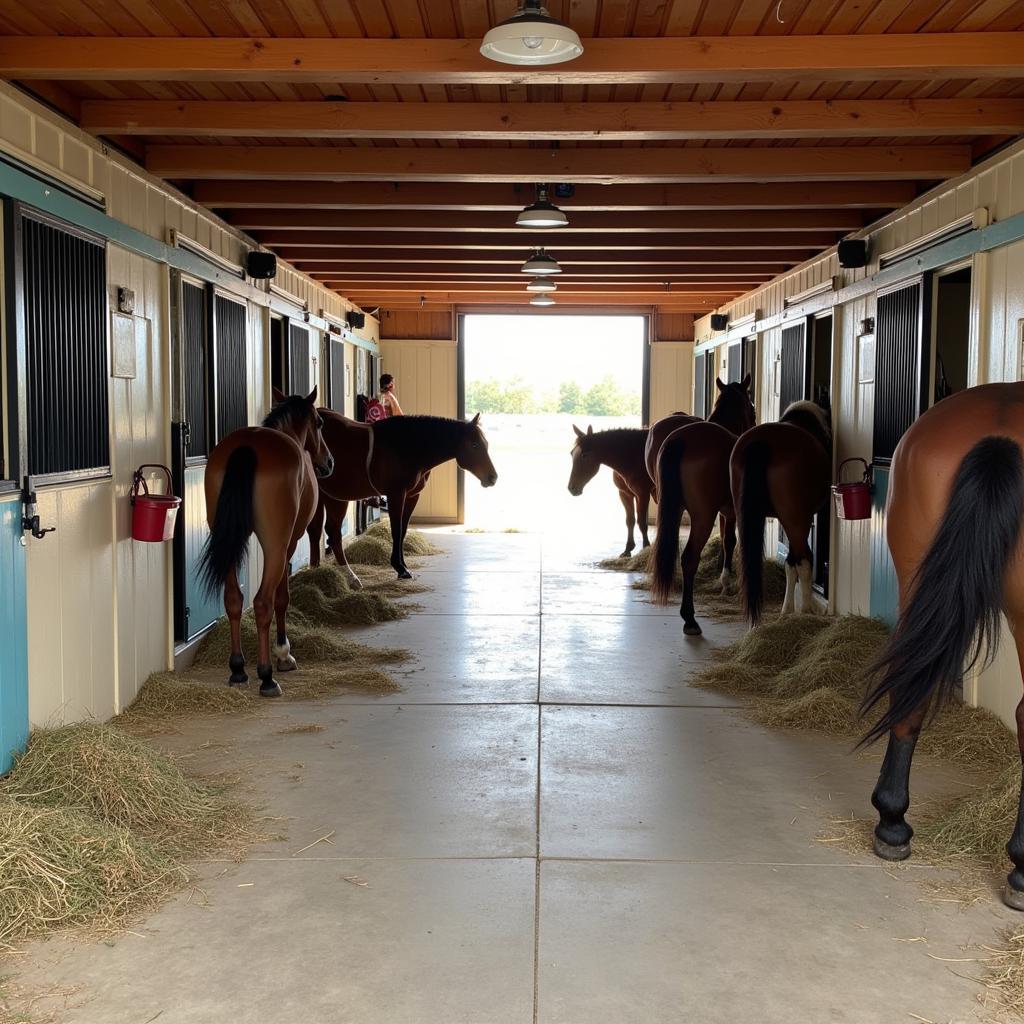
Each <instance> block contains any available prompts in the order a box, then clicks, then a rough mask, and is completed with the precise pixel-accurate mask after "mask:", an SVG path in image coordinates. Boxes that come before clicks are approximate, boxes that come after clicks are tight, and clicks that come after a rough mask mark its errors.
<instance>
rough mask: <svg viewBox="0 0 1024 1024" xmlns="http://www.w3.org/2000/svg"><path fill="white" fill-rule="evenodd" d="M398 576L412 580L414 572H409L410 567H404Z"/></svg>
mask: <svg viewBox="0 0 1024 1024" xmlns="http://www.w3.org/2000/svg"><path fill="white" fill-rule="evenodd" d="M398 578H399V579H400V580H411V579H412V573H411V572H409V570H408V569H403V570H402V571H401V572H400V573H399V574H398Z"/></svg>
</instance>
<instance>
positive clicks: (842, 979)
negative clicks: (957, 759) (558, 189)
mask: <svg viewBox="0 0 1024 1024" xmlns="http://www.w3.org/2000/svg"><path fill="white" fill-rule="evenodd" d="M437 539H438V540H439V542H440V543H441V544H442V545H443V546H444V547H445V548H446V549H448V551H449V553H448V555H447V556H446V557H443V558H438V559H435V560H432V562H431V564H430V565H429V566H428V567H427V568H426V569H425V570H424V572H423V575H424V577H425V578H427V579H428V580H429V582H430V583H431V584H432V586H433V588H434V589H433V591H432V592H430V593H428V594H424V595H421V596H419V597H417V600H418V601H419V602H420V603H421V604H422V605H423V610H422V611H421V612H419V613H417V614H415V615H414V616H413V617H412V618H410V619H408V620H406V621H404V622H397V623H393V624H389V625H387V626H381V627H374V628H373V629H371V630H367V631H365V635H366V638H367V639H372V641H373V642H375V643H397V644H401V645H403V646H408V647H411V648H413V649H415V650H416V651H417V654H418V661H417V662H415V663H413V664H412V665H411V666H410V668H409V670H408V671H407V672H406V673H405V674H403V673H401V672H400V673H398V676H399V678H400V679H401V681H402V682H403V685H404V686H405V687H406V690H405V692H403V693H400V694H396V695H391V696H387V697H383V698H379V699H367V698H366V697H350V698H347V699H336V700H332V701H331V702H329V703H326V704H323V705H320V704H293V705H274V706H271V707H269V708H267V713H266V715H265V716H264V717H260V718H255V719H245V720H237V721H228V722H217V723H213V722H210V721H203V722H195V723H191V724H185V725H183V728H182V734H181V735H179V736H174V737H171V738H170V739H169V740H168V745H169V746H172V747H174V748H175V749H178V750H181V751H185V750H191V751H193V752H195V756H196V757H197V763H198V764H199V765H200V766H202V767H204V768H209V769H217V768H219V769H232V768H238V767H241V768H242V769H243V770H244V771H245V773H246V774H247V776H248V783H249V786H250V788H251V792H252V796H253V798H254V799H256V800H257V801H259V802H261V803H263V804H265V806H266V808H267V813H268V814H270V815H272V816H274V817H279V818H281V819H284V820H282V821H280V822H278V823H277V824H276V826H275V827H279V828H281V829H282V830H284V831H287V840H286V841H285V842H283V843H269V844H266V845H262V846H260V847H258V848H257V849H256V850H255V851H254V853H253V855H252V857H251V858H250V859H249V860H248V861H247V862H245V863H243V864H230V863H229V864H225V863H212V864H204V865H203V866H202V867H201V878H200V880H199V882H198V883H197V886H196V888H195V889H194V890H192V891H191V892H186V893H183V894H182V895H181V896H180V897H179V898H178V899H176V900H175V901H174V902H173V903H171V904H170V905H169V906H167V907H165V908H164V909H163V910H161V911H160V912H158V913H156V914H154V915H153V916H151V917H150V918H149V919H148V920H145V921H142V922H139V923H138V924H137V925H136V926H135V928H134V929H133V931H132V932H131V933H130V934H126V935H123V936H120V937H118V938H116V939H114V940H110V941H107V942H94V943H83V942H82V941H80V940H79V941H68V940H64V939H61V940H57V941H52V942H49V943H43V944H37V945H35V946H34V947H32V949H31V953H30V955H29V956H28V957H26V958H25V966H23V967H22V968H21V969H20V971H19V976H18V979H17V980H18V984H19V985H20V986H22V987H24V988H26V989H28V990H39V991H42V992H45V993H49V995H48V998H46V999H44V1000H43V1001H42V1002H40V1003H39V1004H37V1005H38V1006H39V1007H40V1008H42V1009H44V1010H46V1009H50V1008H55V1009H56V1010H57V1019H58V1020H60V1021H66V1022H68V1024H122V1022H123V1024H149V1022H154V1021H157V1020H159V1022H160V1024H222V1022H224V1021H235V1022H269V1021H278V1020H285V1019H287V1020H296V1021H302V1022H303V1024H328V1022H332V1024H333V1022H351V1024H433V1022H445V1024H529V1022H531V1021H541V1022H544V1024H623V1022H633V1021H636V1022H640V1021H643V1022H645V1024H646V1022H651V1024H666V1022H674V1021H679V1022H682V1021H686V1022H688V1024H719V1022H723V1024H725V1022H728V1024H734V1022H735V1021H737V1020H757V1021H762V1022H775V1021H778V1022H783V1021H787V1022H788V1021H824V1020H831V1021H850V1022H856V1024H870V1022H876V1021H877V1022H883V1021H884V1022H891V1021H898V1020H905V1019H910V1018H909V1017H908V1015H914V1014H916V1015H918V1019H924V1020H934V1021H939V1020H941V1021H947V1020H957V1021H961V1020H972V1019H975V1016H974V1015H975V1008H976V1006H977V993H978V991H979V989H978V986H977V985H975V984H974V983H972V982H971V981H970V980H968V979H967V978H966V977H962V976H961V975H966V974H970V973H971V971H970V970H969V969H968V970H965V969H964V968H965V966H966V967H967V968H970V967H971V966H972V965H969V964H968V965H964V964H957V963H949V962H944V961H943V960H941V959H935V958H956V957H963V956H969V955H971V954H969V953H966V954H965V953H964V952H962V947H963V945H964V943H965V941H967V942H975V941H978V942H983V941H988V940H990V939H991V937H992V936H993V934H994V933H995V929H996V927H997V925H999V924H1000V922H1004V921H1006V920H1008V919H1009V912H1008V911H1005V910H1003V909H1002V907H1000V906H997V905H996V904H990V905H983V906H978V907H974V908H972V909H970V910H967V911H961V910H959V909H958V908H955V907H950V906H949V905H944V904H939V903H936V902H932V901H928V900H926V899H924V895H925V893H924V889H923V888H922V887H921V886H920V885H918V884H917V880H920V879H923V878H927V877H932V876H933V875H934V873H933V872H932V871H930V870H929V869H926V868H921V867H917V866H914V865H913V864H911V865H910V866H908V867H905V868H901V869H893V868H891V867H887V866H885V865H883V864H881V863H880V862H878V861H876V860H875V859H874V858H873V857H872V856H871V855H870V854H869V853H868V852H865V853H864V854H863V855H861V856H853V857H851V856H850V855H847V854H843V853H841V852H838V851H836V850H834V849H833V848H831V847H828V846H825V845H822V844H821V843H818V842H815V840H814V837H815V835H816V834H817V833H818V832H819V830H820V829H821V828H822V826H823V825H824V823H825V822H826V821H827V819H828V816H829V815H830V814H848V813H851V812H854V811H856V812H858V813H865V811H866V809H867V798H868V793H869V791H870V788H871V784H872V782H873V778H874V775H875V772H876V769H877V761H876V757H877V755H873V756H871V757H868V758H864V757H855V756H851V755H849V754H848V753H847V751H846V748H845V747H844V745H843V744H842V743H839V742H835V741H831V740H828V739H826V738H823V737H810V736H798V735H792V734H785V733H779V732H767V731H765V730H763V729H761V728H760V727H758V726H755V725H753V724H751V723H749V722H748V721H746V720H745V719H744V718H742V717H741V716H739V715H737V714H736V713H735V712H733V711H732V710H730V708H729V706H728V705H729V701H728V700H726V699H723V698H721V697H719V696H717V695H715V694H713V693H710V692H707V691H702V690H697V689H694V688H691V687H689V686H688V685H687V675H688V673H689V672H690V671H692V669H693V668H694V667H695V666H697V665H699V664H700V663H701V662H703V661H704V660H706V659H707V658H708V656H709V651H710V650H711V649H712V648H713V647H714V646H715V645H718V644H722V643H724V642H727V641H728V640H729V639H731V638H732V637H734V636H736V635H737V632H738V627H736V626H733V625H715V624H713V623H708V624H707V629H706V636H705V638H704V639H703V640H701V641H695V642H688V643H687V644H686V646H685V647H684V646H683V640H682V637H681V631H680V628H679V620H678V617H677V615H676V613H675V610H674V609H657V608H654V607H652V606H651V605H649V604H647V603H645V602H644V601H643V600H642V595H640V594H638V593H637V592H636V591H635V590H632V589H631V588H630V586H629V579H628V578H626V577H623V576H618V575H613V574H609V573H606V572H602V571H597V570H594V569H592V568H591V567H590V563H591V562H592V561H593V559H594V558H596V557H599V555H600V554H601V553H602V552H600V551H595V550H593V547H592V546H590V545H588V544H587V543H586V542H585V541H582V540H574V539H573V538H571V537H551V538H545V539H543V540H542V539H541V538H540V537H539V536H536V535H519V534H481V535H466V534H462V535H459V534H448V533H439V534H438V537H437ZM311 722H316V723H318V724H320V725H322V726H324V729H323V731H320V732H307V733H296V732H291V733H283V732H282V730H283V729H286V728H287V727H289V726H294V725H302V724H305V723H311ZM225 744H226V745H227V746H226V747H225V746H224V745H225ZM949 783H950V780H948V779H942V778H939V777H937V776H936V775H935V774H934V773H928V772H927V771H925V770H921V771H920V772H919V773H918V774H917V776H916V777H915V796H917V797H920V796H923V795H926V794H927V793H928V792H929V791H934V790H935V789H936V787H948V785H949ZM318 840H319V841H318ZM897 953H898V956H896V955H895V954H897Z"/></svg>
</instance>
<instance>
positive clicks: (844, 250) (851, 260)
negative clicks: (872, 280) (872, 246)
mask: <svg viewBox="0 0 1024 1024" xmlns="http://www.w3.org/2000/svg"><path fill="white" fill-rule="evenodd" d="M867 265H868V243H867V241H866V240H865V239H863V238H844V239H843V240H842V241H841V242H840V243H839V266H841V267H845V268H847V269H853V268H856V267H866V266H867Z"/></svg>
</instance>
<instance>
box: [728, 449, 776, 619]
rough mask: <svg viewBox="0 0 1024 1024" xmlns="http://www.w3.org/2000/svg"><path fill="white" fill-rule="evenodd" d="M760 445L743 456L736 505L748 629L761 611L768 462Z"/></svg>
mask: <svg viewBox="0 0 1024 1024" xmlns="http://www.w3.org/2000/svg"><path fill="white" fill-rule="evenodd" d="M769 455H770V449H769V448H768V445H767V444H766V443H765V442H764V441H751V442H750V444H748V445H747V447H746V449H745V450H744V452H743V472H742V474H741V476H740V493H739V496H738V497H739V500H738V501H737V502H736V517H737V520H738V522H737V526H738V527H739V531H738V532H739V543H740V588H741V593H742V595H743V614H744V615H746V617H747V618H748V619H749V620H750V624H751V625H752V626H756V625H757V624H758V623H759V622H760V621H761V610H762V608H763V607H764V578H763V572H764V524H765V520H766V519H767V518H768V506H769V504H770V501H769V497H768V458H769Z"/></svg>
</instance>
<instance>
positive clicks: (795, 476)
mask: <svg viewBox="0 0 1024 1024" xmlns="http://www.w3.org/2000/svg"><path fill="white" fill-rule="evenodd" d="M730 472H731V475H732V496H733V503H734V504H735V506H736V519H737V522H738V524H739V541H740V583H741V593H742V595H743V611H744V613H745V614H746V616H747V619H748V620H749V621H750V624H751V625H753V626H756V625H757V624H758V622H760V620H761V612H762V609H763V607H764V564H763V563H764V526H765V521H766V520H767V519H768V517H769V516H775V517H776V518H777V519H778V521H779V522H780V523H781V524H782V528H783V529H784V530H785V531H786V539H787V541H788V542H789V553H788V554H787V556H786V597H785V600H784V601H783V603H782V614H783V615H789V614H791V613H793V612H794V611H795V610H796V589H797V584H798V583H799V587H800V608H801V611H803V612H804V613H805V614H813V613H814V610H815V609H814V601H813V599H812V597H811V570H812V565H813V555H812V553H811V545H810V534H811V523H812V522H813V520H814V516H815V515H816V514H817V513H818V512H819V511H820V510H821V508H822V507H823V506H824V505H825V503H826V502H827V501H828V500H829V495H830V493H831V490H830V489H831V486H832V428H831V425H830V424H829V420H828V416H827V415H826V413H825V411H824V410H823V409H822V408H821V406H820V405H818V404H816V403H815V402H793V403H791V404H790V405H789V406H788V407H787V408H786V410H785V411H784V412H783V414H782V416H781V417H780V418H779V420H778V422H775V423H762V424H761V425H760V426H759V427H755V428H754V429H753V430H750V431H748V432H747V433H746V434H744V435H743V437H741V438H740V440H739V441H738V442H737V444H736V447H735V448H734V449H733V452H732V458H731V459H730Z"/></svg>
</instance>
